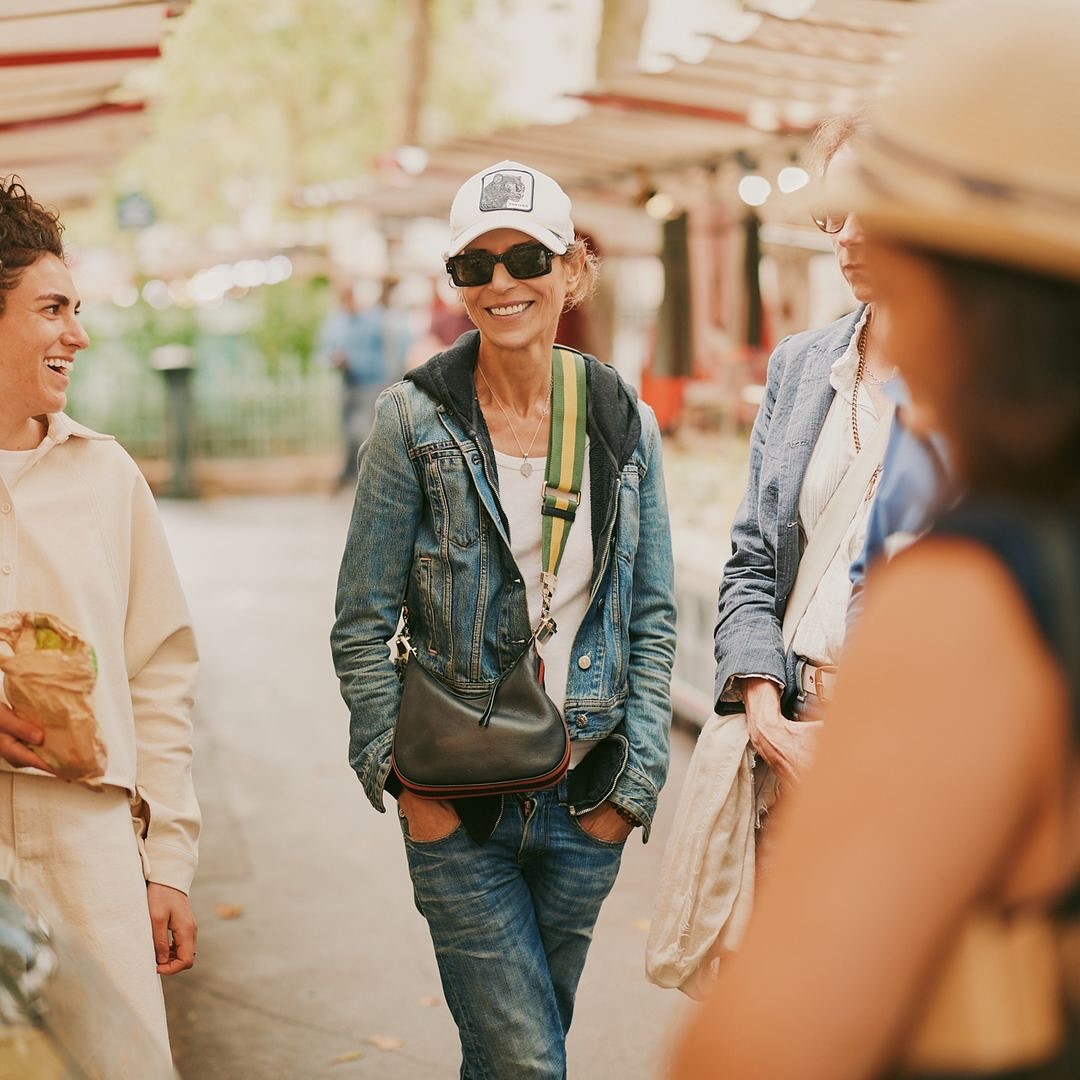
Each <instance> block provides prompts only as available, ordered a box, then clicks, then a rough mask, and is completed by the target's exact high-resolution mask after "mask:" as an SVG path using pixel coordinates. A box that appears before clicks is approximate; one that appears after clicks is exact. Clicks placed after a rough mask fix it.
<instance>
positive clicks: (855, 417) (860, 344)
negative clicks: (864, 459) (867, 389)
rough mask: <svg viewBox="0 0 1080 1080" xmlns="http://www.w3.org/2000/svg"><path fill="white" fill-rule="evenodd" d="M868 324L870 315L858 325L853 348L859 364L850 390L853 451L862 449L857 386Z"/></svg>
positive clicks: (863, 371) (861, 374)
mask: <svg viewBox="0 0 1080 1080" xmlns="http://www.w3.org/2000/svg"><path fill="white" fill-rule="evenodd" d="M869 325H870V316H869V315H867V316H866V322H864V323H863V324H862V326H861V327H859V340H858V341H857V342H856V343H855V348H856V349H857V350H858V353H859V366H858V368H857V369H856V371H855V389H854V390H853V391H852V392H851V437H852V439H854V440H855V453H859V452H860V451H861V450H862V441H861V440H860V439H859V387H860V386H862V381H863V376H864V375H865V374H866V328H867V327H868V326H869Z"/></svg>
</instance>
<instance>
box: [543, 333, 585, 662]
mask: <svg viewBox="0 0 1080 1080" xmlns="http://www.w3.org/2000/svg"><path fill="white" fill-rule="evenodd" d="M585 391H586V383H585V357H584V356H582V355H581V353H577V352H573V351H572V350H570V349H562V348H559V346H557V345H556V346H555V348H554V349H553V350H552V354H551V434H550V435H549V437H548V457H547V473H546V475H545V477H544V499H543V504H542V505H541V507H540V513H541V515H542V526H543V530H542V548H541V560H542V566H541V572H540V586H541V596H542V605H541V611H540V622H539V624H538V625H537V628H536V633H535V636H536V638H537V639H538V640H539V641H546V640H547V639H548V638H549V637H551V635H552V634H553V633H555V630H556V626H555V621H554V619H552V617H551V600H552V597H553V596H554V595H555V583H556V579H557V576H558V573H559V564H560V563H561V562H562V557H563V552H564V551H565V550H566V541H567V540H568V539H569V536H570V526H571V525H573V524H574V517H575V516H576V514H577V509H578V504H579V503H580V501H581V478H582V475H583V473H584V471H585V419H586V406H585Z"/></svg>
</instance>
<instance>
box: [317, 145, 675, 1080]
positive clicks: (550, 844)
mask: <svg viewBox="0 0 1080 1080" xmlns="http://www.w3.org/2000/svg"><path fill="white" fill-rule="evenodd" d="M450 229H451V243H450V247H449V250H448V255H447V258H448V262H447V269H448V271H449V272H450V273H451V276H452V277H453V278H454V279H455V281H456V283H457V284H458V285H459V287H460V288H461V296H462V299H463V301H464V303H465V306H466V309H467V310H468V313H469V315H470V317H471V318H472V320H473V322H474V323H475V324H476V326H477V328H478V330H477V331H471V332H469V333H467V334H464V335H463V336H462V337H461V338H459V339H458V341H457V342H456V343H455V344H454V345H453V346H451V347H450V348H449V349H447V350H446V351H445V352H443V353H440V354H438V355H437V356H435V357H433V358H432V359H431V360H430V361H429V362H428V363H427V364H425V365H424V366H423V367H420V368H418V369H416V370H415V371H412V372H410V373H409V374H408V375H407V376H406V379H405V381H404V382H401V383H399V384H397V385H396V386H393V387H391V388H390V389H389V390H387V391H386V392H384V393H383V395H382V396H381V398H380V399H379V403H378V407H377V410H376V420H375V426H374V429H373V431H372V434H371V437H370V438H369V439H368V440H367V442H366V443H365V444H364V446H363V447H362V448H361V451H360V455H359V481H358V485H357V493H356V504H355V509H354V512H353V519H352V524H351V526H350V530H349V537H348V541H347V544H346V548H345V554H344V558H343V560H342V566H341V575H340V578H339V583H338V594H337V621H336V624H335V626H334V630H333V634H332V645H333V651H334V659H335V664H336V669H337V673H338V676H339V678H340V680H341V690H342V695H343V696H344V698H345V701H346V702H347V704H348V705H349V709H350V712H351V742H350V761H351V764H352V766H353V768H354V769H355V770H356V773H357V776H358V777H359V778H360V781H361V782H362V783H363V785H364V790H365V792H366V794H367V796H368V798H369V799H370V800H371V802H372V803H373V805H374V806H375V807H376V809H378V810H380V811H381V810H383V809H384V806H383V793H384V790H389V791H390V793H391V794H392V795H394V796H395V797H396V798H397V801H398V817H399V820H400V823H401V828H402V832H403V835H404V843H405V850H406V854H407V858H408V864H409V871H410V874H411V877H412V881H413V887H414V894H415V899H416V904H417V907H418V908H419V910H420V912H421V914H422V915H423V916H424V917H425V918H426V919H427V921H428V925H429V928H430V931H431V935H432V940H433V942H434V945H435V953H436V958H437V960H438V963H439V970H440V974H441V977H442V982H443V988H444V991H445V994H446V1000H447V1004H448V1005H449V1006H450V1009H451V1011H452V1013H453V1015H454V1019H455V1021H456V1023H457V1025H458V1029H459V1033H460V1037H461V1045H462V1054H463V1064H462V1076H466V1077H471V1078H480V1077H485V1078H487V1077H505V1078H507V1080H509V1078H513V1080H529V1078H535V1080H541V1078H543V1080H549V1078H550V1080H557V1078H561V1077H563V1076H565V1074H566V1050H565V1035H566V1032H567V1030H568V1028H569V1026H570V1020H571V1016H572V1013H573V1005H574V994H575V991H576V988H577V983H578V979H579V977H580V975H581V971H582V968H583V966H584V962H585V954H586V952H587V950H588V946H589V942H590V940H591V937H592V930H593V926H594V924H595V922H596V918H597V916H598V914H599V910H600V905H601V903H602V902H603V900H604V898H605V897H606V896H607V894H608V892H609V891H610V889H611V887H612V885H613V884H614V881H615V875H616V873H617V871H618V867H619V862H620V858H621V855H622V848H623V844H624V843H625V841H626V839H627V837H628V835H629V833H630V832H631V831H632V830H633V828H634V827H635V826H637V825H640V826H641V827H642V830H643V833H644V835H645V836H646V837H647V835H648V831H649V828H650V825H651V822H652V816H653V812H654V809H655V805H656V798H657V794H658V792H659V790H660V788H661V786H662V785H663V783H664V779H665V776H666V773H667V763H668V728H669V723H670V701H669V683H670V674H671V665H672V660H673V656H674V650H675V606H674V594H673V583H672V577H673V569H672V557H671V541H670V535H669V530H668V515H667V505H666V500H665V495H664V485H663V475H662V467H661V454H660V436H659V431H658V429H657V425H656V420H655V418H654V416H653V414H652V412H651V410H650V409H649V408H648V406H646V405H643V404H641V403H639V402H638V401H637V400H636V398H635V396H634V393H633V391H632V390H630V389H629V388H628V387H627V386H626V384H625V383H623V381H622V380H621V379H620V378H619V376H618V375H617V374H616V372H615V371H614V370H613V369H612V368H609V367H607V366H606V365H604V364H601V363H599V362H598V361H596V360H595V359H593V358H592V357H586V358H585V362H586V375H587V381H588V420H587V437H588V446H587V453H586V469H585V473H586V476H585V478H584V483H583V486H582V493H581V494H582V502H581V505H580V507H579V510H578V514H577V519H576V523H575V525H574V526H573V528H572V529H571V530H570V538H569V541H568V544H567V548H566V551H565V553H564V557H563V562H562V566H561V568H560V572H559V583H558V588H557V590H556V595H555V600H554V605H553V611H552V614H553V616H554V617H555V619H556V622H557V624H558V627H559V629H558V632H557V633H556V634H555V635H554V636H553V637H552V638H551V639H549V641H548V642H546V643H545V644H544V646H543V651H544V657H545V663H546V667H547V676H546V688H547V691H548V693H549V696H551V697H552V699H553V700H554V701H555V702H556V704H557V705H560V706H561V707H562V709H563V711H564V715H565V716H566V719H567V723H568V726H569V729H570V732H571V738H572V759H571V765H572V768H571V772H570V773H569V775H568V777H567V779H565V780H563V781H561V782H560V783H559V785H558V786H557V787H556V788H551V789H547V790H543V791H537V792H532V793H529V794H527V795H523V796H505V797H498V796H494V797H490V796H489V797H482V798H472V799H458V800H454V801H453V802H443V801H436V800H427V799H421V798H419V797H417V796H415V795H413V794H412V793H410V792H408V791H405V790H402V788H401V785H400V783H399V782H398V781H397V779H396V777H395V775H394V773H393V772H392V770H391V764H390V756H391V747H392V743H393V737H394V726H395V723H396V720H397V713H398V705H399V701H400V696H401V691H400V684H399V681H398V677H397V674H396V673H395V670H394V667H393V665H392V663H391V660H390V657H389V655H388V650H387V645H386V643H387V641H388V640H389V639H390V638H391V637H393V635H394V632H395V630H396V628H397V625H398V619H399V616H400V614H401V611H402V607H403V605H404V606H405V607H406V608H407V610H408V615H409V627H410V637H411V643H412V646H413V649H414V650H415V651H414V656H413V658H412V660H411V661H410V662H412V663H422V664H423V665H424V666H425V667H426V668H427V669H428V670H430V671H431V672H433V673H434V674H435V675H437V676H438V677H439V678H440V679H441V680H443V681H444V682H445V683H447V684H448V685H449V686H451V687H455V688H459V689H477V688H480V687H487V686H490V685H491V683H492V681H493V680H494V679H495V678H496V677H497V676H498V675H499V674H500V673H501V672H502V671H504V670H505V669H506V668H507V666H508V665H509V664H510V663H511V662H512V660H513V659H514V658H515V656H516V655H517V654H518V653H519V652H520V650H521V647H522V645H523V644H524V643H525V641H526V640H527V639H528V638H529V637H530V635H531V632H532V628H533V626H534V624H535V622H536V619H537V617H538V615H539V558H540V554H539V553H540V499H541V484H542V483H543V481H544V465H545V460H544V453H545V448H546V447H547V442H548V430H549V426H550V416H549V413H550V393H551V390H550V386H551V352H552V345H553V343H554V340H555V333H556V326H557V324H558V320H559V316H560V315H561V313H562V311H563V310H564V307H565V306H567V304H568V303H573V302H575V301H576V300H578V299H580V298H581V296H583V295H584V294H585V293H586V292H587V290H588V287H589V285H590V284H591V280H592V279H593V278H594V277H595V264H594V261H593V260H592V259H591V257H590V256H589V255H588V253H587V252H586V250H585V246H584V244H583V243H582V242H581V241H576V240H575V237H574V229H573V225H572V223H571V221H570V201H569V199H568V198H567V197H566V195H565V194H564V193H563V191H562V190H561V188H559V186H558V185H557V184H556V183H555V182H554V181H553V180H551V179H550V178H549V177H547V176H544V175H543V174H542V173H539V172H537V171H536V170H534V169H530V168H528V167H527V166H524V165H520V164H517V163H514V162H502V163H500V164H499V165H495V166H492V167H491V168H490V169H488V170H485V171H484V172H483V173H478V174H477V175H476V176H474V177H472V178H471V179H470V180H468V181H466V183H465V184H464V185H463V186H462V188H461V190H460V191H459V192H458V195H457V197H456V198H455V200H454V205H453V208H452V210H451V217H450ZM512 271H513V272H512Z"/></svg>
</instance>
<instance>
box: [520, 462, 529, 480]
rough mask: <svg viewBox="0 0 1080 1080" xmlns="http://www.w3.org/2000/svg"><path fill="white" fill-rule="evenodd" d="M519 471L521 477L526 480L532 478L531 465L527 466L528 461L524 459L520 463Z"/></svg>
mask: <svg viewBox="0 0 1080 1080" xmlns="http://www.w3.org/2000/svg"><path fill="white" fill-rule="evenodd" d="M519 471H520V473H521V475H522V476H524V477H526V478H528V477H530V476H532V465H531V464H529V459H528V458H526V459H525V460H524V461H523V462H522V463H521V469H520V470H519Z"/></svg>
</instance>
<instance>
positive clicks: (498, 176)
mask: <svg viewBox="0 0 1080 1080" xmlns="http://www.w3.org/2000/svg"><path fill="white" fill-rule="evenodd" d="M497 229H513V230H514V231H515V232H520V233H524V234H525V235H526V236H531V237H532V238H533V239H534V240H539V241H540V243H541V244H543V245H544V246H545V247H546V248H547V249H548V250H549V251H553V252H554V253H555V254H556V255H563V254H565V253H566V249H567V248H568V247H569V246H570V244H572V243H573V241H574V223H573V221H571V220H570V198H569V196H568V195H567V194H566V192H565V191H563V189H562V188H561V187H559V185H558V184H557V183H556V182H555V181H554V180H552V178H551V177H550V176H547V175H545V174H544V173H542V172H540V170H539V169H533V168H530V167H529V166H528V165H523V164H522V163H521V162H520V161H499V162H496V163H495V164H494V165H489V166H488V167H487V168H486V169H481V170H480V172H478V173H475V174H474V175H472V176H470V177H469V179H468V180H466V181H465V183H464V184H462V185H461V187H460V188H458V192H457V194H456V195H455V196H454V201H453V204H452V205H451V207H450V243H449V246H448V247H447V249H446V251H445V252H444V256H445V257H446V258H449V257H450V256H451V255H457V254H458V253H459V252H461V251H464V250H465V248H466V247H468V246H469V245H470V244H471V243H472V242H473V241H474V240H476V239H477V238H478V237H481V236H483V235H484V234H485V233H489V232H495V231H496V230H497Z"/></svg>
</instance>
